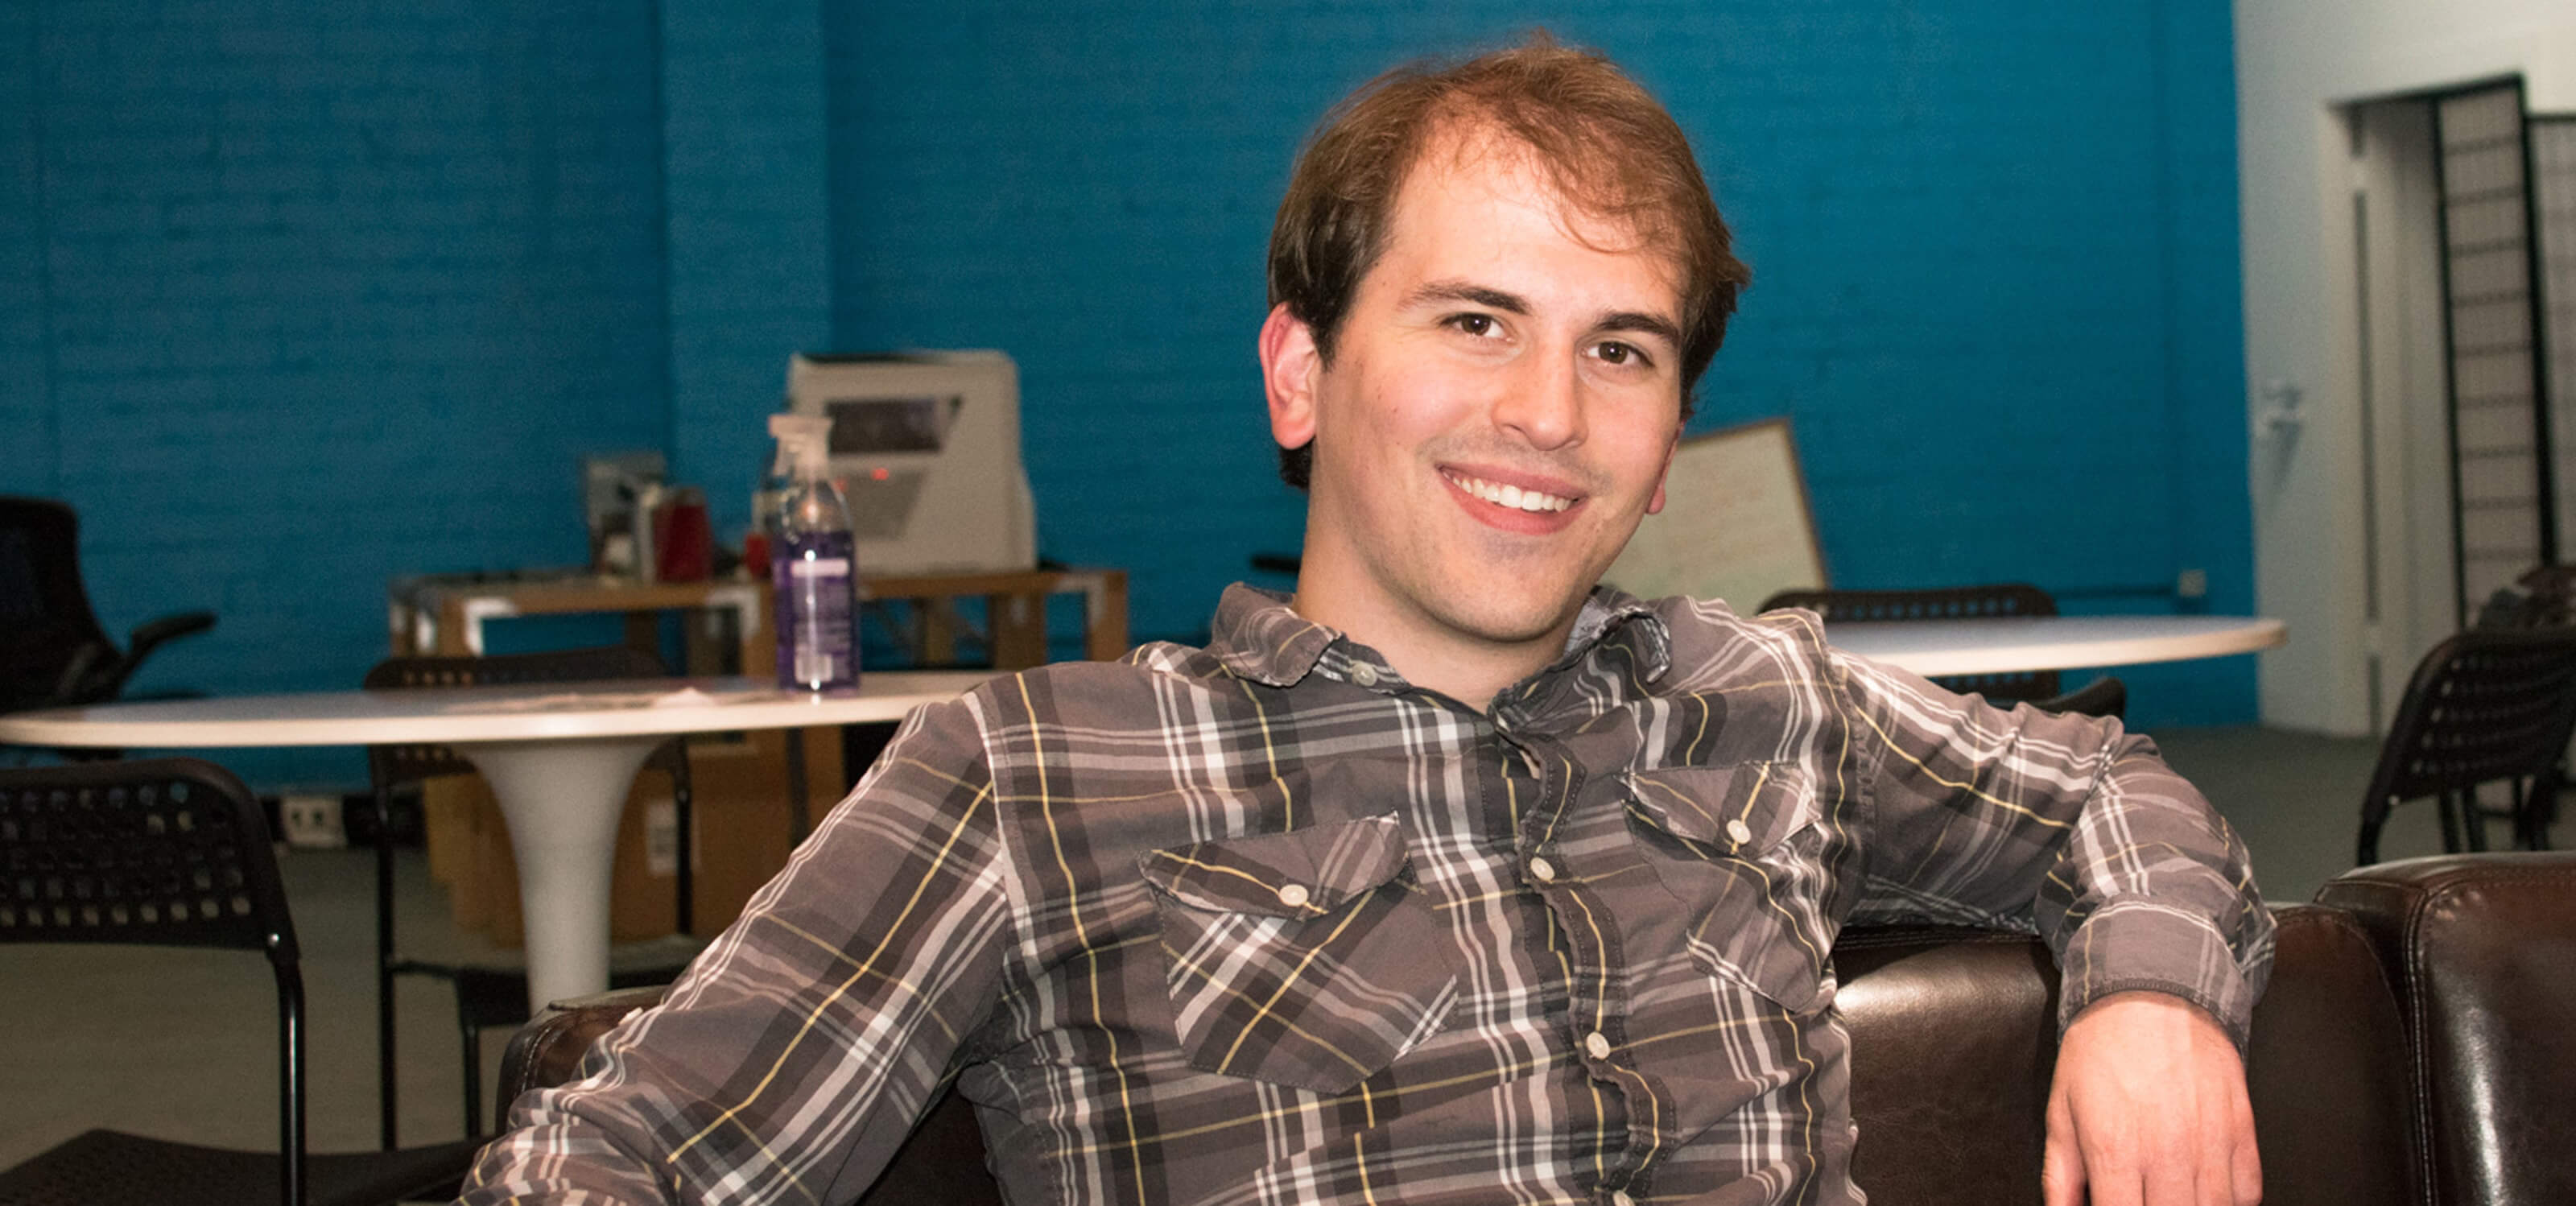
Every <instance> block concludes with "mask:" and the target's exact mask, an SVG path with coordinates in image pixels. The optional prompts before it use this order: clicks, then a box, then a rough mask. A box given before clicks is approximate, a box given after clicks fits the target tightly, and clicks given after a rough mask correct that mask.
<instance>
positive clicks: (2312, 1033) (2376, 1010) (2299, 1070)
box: [2245, 905, 2422, 1206]
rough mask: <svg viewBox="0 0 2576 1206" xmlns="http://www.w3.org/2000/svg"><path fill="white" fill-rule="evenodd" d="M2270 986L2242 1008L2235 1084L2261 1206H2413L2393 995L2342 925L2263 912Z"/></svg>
mask: <svg viewBox="0 0 2576 1206" xmlns="http://www.w3.org/2000/svg"><path fill="white" fill-rule="evenodd" d="M2273 919H2274V920H2275V921H2276V922H2278V923H2279V925H2278V928H2277V929H2275V930H2274V932H2273V943H2274V945H2273V955H2272V980H2271V983H2270V984H2269V985H2268V986H2266V987H2265V988H2264V990H2263V998H2262V1000H2260V1001H2258V1002H2256V1003H2255V1005H2254V1024H2253V1035H2254V1042H2253V1046H2252V1048H2251V1049H2250V1050H2249V1051H2248V1052H2247V1057H2246V1066H2245V1081H2246V1090H2247V1093H2248V1095H2249V1096H2250V1097H2251V1098H2252V1099H2253V1102H2254V1132H2255V1140H2256V1143H2257V1145H2258V1147H2259V1148H2260V1150H2261V1152H2262V1155H2263V1201H2264V1202H2265V1203H2267V1204H2268V1206H2309V1204H2311V1203H2314V1204H2316V1206H2346V1204H2349V1206H2382V1204H2385V1206H2403V1204H2406V1203H2413V1202H2417V1201H2420V1200H2422V1199H2420V1198H2418V1197H2417V1196H2416V1190H2415V1188H2414V1187H2415V1186H2416V1185H2417V1184H2418V1183H2419V1182H2420V1180H2421V1179H2422V1178H2421V1173H2420V1170H2419V1167H2418V1162H2417V1161H2416V1160H2415V1158H2414V1155H2413V1148H2414V1134H2413V1131H2414V1123H2413V1121H2412V1119H2413V1113H2412V1111H2413V1102H2412V1101H2411V1100H2410V1095H2409V1093H2408V1080H2407V1074H2406V1062H2405V1059H2404V1058H2403V1052H2404V1050H2405V1045H2406V1035H2405V1027H2404V1025H2403V1023H2401V1022H2400V1021H2399V1018H2398V1012H2397V995H2396V993H2395V991H2394V990H2393V989H2392V988H2391V987H2390V985H2389V981H2388V977H2387V974H2386V972H2385V971H2384V970H2383V969H2382V968H2381V967H2380V963H2379V959H2378V957H2377V956H2376V955H2375V954H2374V953H2373V952H2372V949H2371V943H2370V939H2369V936H2368V935H2367V934H2365V933H2364V932H2363V931H2362V928H2361V925H2360V924H2359V923H2358V922H2356V921H2355V920H2354V919H2353V918H2351V917H2350V916H2348V915H2346V914H2344V913H2342V912H2340V911H2338V910H2335V909H2328V908H2319V907H2317V906H2315V905H2293V906H2290V907H2288V908H2284V909H2276V910H2274V911H2273Z"/></svg>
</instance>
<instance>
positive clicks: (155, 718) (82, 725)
mask: <svg viewBox="0 0 2576 1206" xmlns="http://www.w3.org/2000/svg"><path fill="white" fill-rule="evenodd" d="M990 677H992V675H991V674H990V673H989V672H977V671H944V672H911V673H906V672H882V671H872V672H870V673H869V674H867V675H866V676H865V677H864V678H863V679H862V680H861V683H860V687H859V690H858V691H857V692H856V693H853V694H847V695H811V694H806V693H803V692H787V691H779V690H777V689H775V688H773V687H770V686H768V685H767V684H765V683H762V682H759V681H755V680H752V679H746V678H717V679H688V680H681V679H667V680H650V679H647V680H642V681H637V680H626V681H622V682H608V683H589V684H584V683H535V684H525V685H518V686H507V687H444V688H421V689H412V690H402V691H337V692H322V693H314V694H304V695H246V696H236V697H233V698H229V699H191V700H174V701H169V702H162V703H131V704H107V705H102V706H99V707H90V708H60V709H54V710H50V711H43V712H17V713H12V714H9V715H6V716H0V742H11V743H15V744H20V745H43V746H106V747H112V748H120V749H127V748H145V749H149V748H182V749H198V748H225V747H242V746H310V745H382V744H393V743H399V742H435V743H440V744H444V745H448V746H452V747H454V748H455V749H456V751H457V752H458V753H460V754H462V755H464V756H465V757H466V758H467V759H468V760H470V761H472V762H473V763H474V766H475V769H477V770H480V771H481V772H483V778H484V779H485V780H486V781H488V782H489V783H490V784H491V786H492V795H493V798H494V800H495V801H496V802H497V803H498V804H499V805H500V809H501V816H502V818H503V820H504V822H505V823H506V824H507V825H508V826H509V830H510V849H511V852H512V853H513V854H515V855H516V856H517V858H518V864H519V899H520V904H521V912H522V913H523V915H524V916H525V918H526V926H527V951H528V998H529V1008H530V1009H531V1010H532V1011H533V1010H537V1009H542V1008H543V1007H544V1006H545V1004H546V1003H547V1002H548V1001H554V1000H560V999H562V998H564V997H573V996H581V995H584V994H587V993H595V992H599V991H601V990H603V989H605V988H607V987H608V892H609V880H610V874H611V869H612V867H613V865H614V856H615V854H616V842H617V821H618V816H619V814H620V813H621V812H623V811H624V809H625V804H626V792H627V786H628V785H629V784H630V783H632V782H633V781H634V779H635V773H636V771H638V770H639V769H641V768H642V767H643V765H644V759H645V758H646V757H647V756H648V755H650V754H651V753H652V752H653V748H654V747H655V746H658V745H660V744H661V743H662V742H663V741H665V740H667V739H669V738H670V737H671V736H673V735H674V734H679V733H707V732H731V731H735V730H741V729H779V728H804V727H807V726H810V725H840V724H859V723H865V722H868V721H882V720H900V719H902V718H903V717H904V716H905V715H906V714H907V713H909V712H911V711H912V709H914V708H916V707H919V706H921V705H923V704H928V703H937V702H940V701H942V700H948V699H954V698H956V697H957V696H958V695H960V694H963V693H964V692H966V691H967V690H969V689H971V688H973V687H974V686H975V685H976V684H977V683H980V682H983V681H984V680H985V679H987V678H990Z"/></svg>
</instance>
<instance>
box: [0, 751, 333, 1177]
mask: <svg viewBox="0 0 2576 1206" xmlns="http://www.w3.org/2000/svg"><path fill="white" fill-rule="evenodd" d="M36 942H43V943H138V944H147V945H156V946H194V947H224V948H231V949H236V950H255V951H259V952H262V953H263V954H266V955H267V956H268V962H269V967H270V970H271V972H272V974H273V975H274V977H275V979H276V981H277V1021H278V1124H279V1142H278V1158H279V1160H280V1163H281V1168H280V1185H281V1188H282V1190H283V1193H284V1199H285V1201H286V1202H287V1203H288V1204H289V1206H294V1204H295V1203H299V1202H302V1201H303V1200H304V1192H305V1191H304V1186H305V1177H304V1131H305V1126H304V1037H303V1036H304V981H303V975H302V972H301V969H300V967H299V965H298V953H297V949H296V945H295V921H294V918H293V917H292V916H290V915H289V914H288V913H287V909H286V889H285V887H284V885H283V884H282V883H281V881H280V880H279V878H278V874H277V856H276V853H275V850H274V848H273V847H271V846H270V844H269V832H268V820H267V817H266V815H265V814H264V813H263V812H262V811H261V809H260V805H259V801H258V800H257V799H256V798H254V797H253V796H252V795H251V793H250V789H249V788H246V787H244V786H242V782H241V780H239V779H236V778H234V777H233V776H232V774H231V772H228V771H226V770H224V768H222V767H220V766H216V765H214V764H213V763H210V762H200V761H197V760H196V759H193V758H163V759H155V760H152V761H143V762H105V763H86V764H81V765H75V766H47V767H35V768H31V769H20V770H0V943H36Z"/></svg>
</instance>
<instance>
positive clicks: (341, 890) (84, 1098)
mask: <svg viewBox="0 0 2576 1206" xmlns="http://www.w3.org/2000/svg"><path fill="white" fill-rule="evenodd" d="M2157 737H2158V740H2159V744H2160V745H2161V746H2162V748H2163V750H2164V753H2165V756H2166V758H2167V760H2168V761H2169V762H2171V763H2172V764H2173V766H2174V767H2175V768H2176V769H2178V770H2180V771H2181V772H2182V773H2183V774H2184V775H2186V776H2187V777H2189V778H2191V779H2192V780H2193V781H2194V782H2196V783H2198V784H2199V785H2200V786H2201V788H2202V790H2203V791H2205V792H2206V793H2208V795H2209V797H2210V799H2211V800H2212V802H2214V803H2215V804H2216V805H2217V806H2218V809H2219V811H2220V812H2221V813H2223V814H2224V815H2225V816H2226V817H2227V819H2228V821H2229V822H2230V823H2231V824H2233V825H2235V826H2236V828H2237V830H2238V832H2240V833H2241V834H2242V835H2243V836H2244V838H2245V842H2246V845H2247V847H2248V848H2249V849H2251V850H2252V851H2253V854H2254V865H2255V868H2256V873H2257V875H2258V877H2259V880H2260V882H2261V884H2262V886H2263V889H2264V895H2265V897H2266V898H2267V899H2269V900H2272V901H2273V902H2275V903H2289V902H2296V901H2303V900H2306V899H2308V898H2309V897H2310V896H2311V895H2312V894H2313V893H2314V892H2315V891H2316V888H2317V886H2318V885H2319V884H2321V883H2323V882H2324V881H2325V880H2326V879H2327V878H2329V877H2331V876H2333V875H2335V874H2336V873H2338V872H2341V871H2343V870H2345V869H2347V868H2348V867H2350V866H2351V865H2352V854H2351V851H2352V840H2353V831H2354V826H2355V818H2356V815H2357V810H2358V807H2359V802H2360V799H2361V793H2362V789H2363V787H2364V785H2365V784H2366V782H2367V780H2368V778H2369V775H2370V770H2371V765H2372V762H2373V760H2374V759H2375V757H2376V754H2377V747H2376V743H2375V742H2372V741H2367V740H2357V739H2356V740H2339V739H2330V738H2320V737H2311V736H2304V735H2299V734H2292V733H2281V732H2272V731H2267V730H2263V729H2256V728H2221V729H2177V730H2170V731H2167V732H2165V733H2161V734H2158V735H2157ZM2440 849H2441V839H2440V834H2439V829H2438V828H2437V826H2436V824H2435V821H2434V817H2433V815H2432V810H2431V809H2430V808H2429V807H2428V806H2419V807H2416V808H2413V809H2409V810H2406V811H2402V812H2401V813H2400V814H2399V815H2398V817H2397V819H2396V820H2395V821H2394V822H2393V824H2392V826H2391V829H2390V832H2389V833H2388V835H2387V837H2386V838H2385V840H2384V842H2383V847H2382V854H2383V857H2388V858H2400V857H2405V856H2409V855H2415V854H2429V853H2437V852H2438V851H2439V850H2440ZM370 857H371V856H370V855H369V854H367V853H366V852H365V851H359V850H306V849H299V850H294V851H290V852H289V853H288V854H287V856H286V857H285V858H284V860H283V866H284V869H285V874H286V880H287V891H288V896H289V899H290V900H291V901H292V903H293V906H294V909H295V914H296V925H297V929H298V932H299V934H300V937H301V940H302V942H303V946H304V954H305V973H304V975H305V987H306V994H307V998H308V1001H309V1015H310V1019H311V1021H310V1025H309V1037H308V1039H307V1051H308V1058H309V1060H310V1065H311V1082H310V1083H311V1090H310V1092H311V1102H312V1110H311V1114H312V1121H311V1127H310V1131H311V1142H312V1147H313V1150H315V1151H343V1150H360V1149H365V1148H368V1147H372V1146H373V1145H374V1143H375V1140H376V1071H375V1069H376V1059H375V1026H374V1020H373V1019H374V1008H373V993H374V987H373V977H372V974H371V972H370V970H369V965H370V962H371V959H372V955H373V938H372V934H373V930H372V925H373V923H372V920H371V918H372V913H371V908H372V905H371V897H372V888H371V884H372V877H371V868H370ZM400 874H401V889H400V890H401V897H400V903H399V904H398V905H397V909H396V912H397V915H398V916H399V917H401V918H402V922H403V935H402V945H403V947H404V949H406V950H408V951H413V952H417V953H421V954H425V955H435V954H466V953H477V952H478V951H479V950H480V949H481V948H482V947H483V944H481V943H479V942H478V941H477V940H475V939H473V938H471V937H469V936H467V935H465V934H463V933H460V932H459V931H457V930H455V929H454V928H453V927H452V926H450V925H448V924H447V923H446V918H447V908H446V905H445V902H444V900H443V899H442V897H441V894H440V890H439V889H438V888H437V887H435V886H434V885H433V884H431V882H430V881H429V877H428V874H427V871H426V868H425V866H424V865H423V864H422V862H421V860H420V857H419V855H418V854H417V852H412V853H410V854H409V855H408V857H406V858H405V859H404V860H403V861H402V863H401V866H400ZM272 1001H273V997H272V994H271V988H270V981H269V977H268V973H267V969H266V967H265V966H264V965H263V963H262V962H261V961H260V960H259V959H257V958H255V957H251V956H247V955H234V954H229V953H215V952H198V951H171V950H155V949H113V948H71V947H0V1168H5V1167H8V1166H10V1165H13V1164H16V1163H17V1162H19V1161H20V1160H23V1159H25V1158H27V1157H29V1156H31V1155H34V1154H35V1153H37V1152H39V1151H42V1150H44V1149H45V1148H47V1147H49V1146H51V1145H53V1144H55V1143H58V1142H60V1141H62V1140H64V1139H68V1138H70V1137H72V1136H73V1135H76V1134H78V1133H80V1132H81V1131H83V1130H86V1129H88V1128H90V1127H94V1126H113V1127H117V1128H119V1129H124V1130H130V1131H138V1132H142V1133H146V1134H152V1135H160V1136H165V1137H169V1138H174V1139H185V1140H188V1141H191V1142H198V1143H209V1144H223V1145H231V1146H239V1147H247V1148H269V1149H272V1150H273V1149H274V1146H275V1144H276V1142H277V1135H276V1125H277V1124H276V1119H277V1113H276V1096H275V1094H276V1074H275V1069H276V1063H275V1060H276V1054H275V1051H276V1048H275V1025H274V1021H273V1019H274V1016H275V1014H274V1007H273V1005H272ZM397 1007H398V1009H399V1010H400V1011H401V1016H402V1018H403V1024H402V1027H401V1030H400V1034H401V1053H400V1054H401V1073H400V1075H401V1078H402V1092H401V1094H400V1096H401V1099H402V1112H401V1128H402V1136H403V1139H404V1141H405V1142H406V1143H421V1142H430V1141H434V1140H441V1139H448V1138H454V1137H456V1136H459V1135H462V1134H463V1133H464V1126H463V1118H462V1106H461V1104H460V1102H459V1097H460V1094H461V1092H462V1074H461V1072H460V1063H461V1061H460V1059H459V1049H458V1039H457V1036H456V1033H455V1030H454V1028H453V1026H452V1025H451V1023H450V1019H451V1018H452V1016H453V1014H452V1007H451V1006H450V1005H449V1004H448V998H447V996H446V989H445V986H444V985H441V984H438V983H435V982H431V981H427V980H421V979H417V978H410V979H406V980H405V981H404V982H403V987H402V990H401V992H400V994H399V996H398V1001H397ZM505 1041H506V1040H505V1037H504V1036H500V1035H493V1036H488V1037H487V1040H486V1050H485V1051H484V1052H483V1053H482V1058H483V1060H484V1062H485V1065H486V1073H485V1082H484V1083H485V1085H486V1086H487V1089H488V1086H490V1085H491V1084H492V1083H494V1072H495V1071H496V1070H497V1068H498V1065H499V1061H500V1052H501V1048H502V1045H503V1043H504V1042H505ZM485 1109H486V1113H487V1114H488V1113H489V1112H490V1107H489V1106H488V1105H487V1106H486V1107H485Z"/></svg>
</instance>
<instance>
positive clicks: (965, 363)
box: [787, 350, 1037, 575]
mask: <svg viewBox="0 0 2576 1206" xmlns="http://www.w3.org/2000/svg"><path fill="white" fill-rule="evenodd" d="M787 408H788V409H789V410H791V411H793V412H795V413H798V414H809V415H822V416H824V417H825V418H828V419H830V420H831V421H832V433H831V439H830V444H829V450H830V453H831V459H830V461H829V462H828V464H829V471H830V473H831V474H832V476H833V477H834V478H836V479H838V480H839V481H840V483H841V488H842V490H843V491H844V492H845V493H846V494H847V495H848V496H849V500H850V525H851V528H852V530H853V531H854V532H855V534H856V535H857V537H858V553H859V572H860V573H861V574H862V575H868V574H943V573H977V572H991V571H1002V570H1026V569H1033V568H1036V566H1037V518H1036V508H1035V505H1034V503H1033V502H1032V501H1031V499H1030V497H1029V475H1028V470H1027V469H1026V468H1024V467H1023V466H1022V465H1021V463H1020V374H1019V368H1018V366H1016V365H1014V364H1012V363H1011V358H1010V357H1008V356H1005V355H1003V354H1002V353H1000V352H997V351H982V350H978V351H960V352H869V353H858V354H829V355H826V354H814V353H803V352H800V353H797V354H796V355H795V356H793V357H791V358H790V359H789V361H788V364H787Z"/></svg>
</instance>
